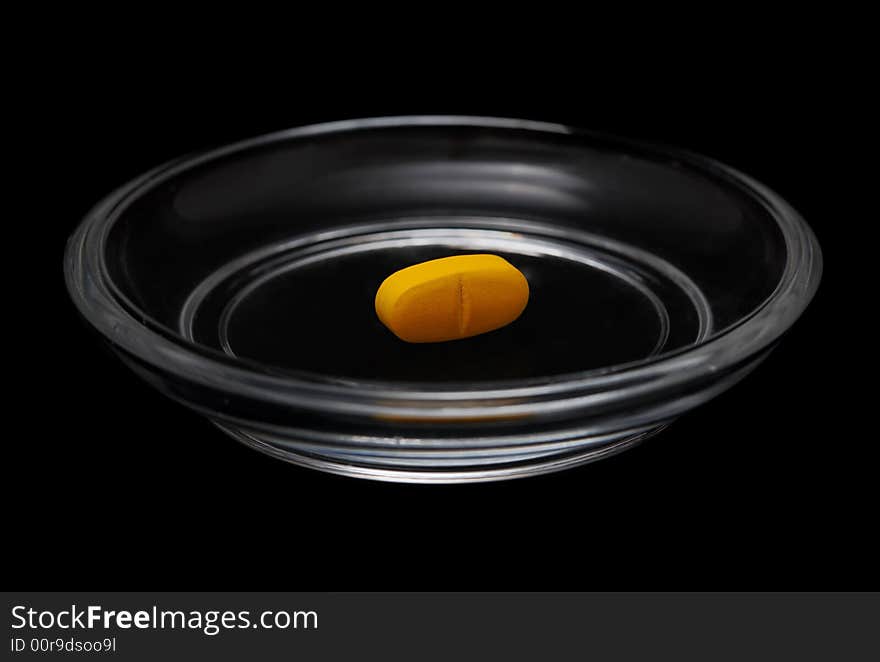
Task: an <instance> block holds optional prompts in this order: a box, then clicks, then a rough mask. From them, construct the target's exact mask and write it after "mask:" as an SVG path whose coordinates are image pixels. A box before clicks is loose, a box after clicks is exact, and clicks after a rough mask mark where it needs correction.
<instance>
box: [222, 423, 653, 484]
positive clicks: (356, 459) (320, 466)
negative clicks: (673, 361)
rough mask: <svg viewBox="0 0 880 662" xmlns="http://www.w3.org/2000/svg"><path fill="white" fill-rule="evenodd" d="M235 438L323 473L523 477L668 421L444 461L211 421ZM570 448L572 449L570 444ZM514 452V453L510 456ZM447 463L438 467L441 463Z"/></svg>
mask: <svg viewBox="0 0 880 662" xmlns="http://www.w3.org/2000/svg"><path fill="white" fill-rule="evenodd" d="M213 422H214V424H215V425H216V426H217V427H219V428H220V429H221V430H223V431H224V432H225V433H226V434H228V435H229V436H231V437H232V438H233V439H236V440H238V441H240V442H241V443H243V444H245V445H246V446H248V447H250V448H253V449H255V450H257V451H259V452H261V453H265V454H266V455H269V456H271V457H274V458H276V459H280V460H283V461H285V462H290V463H291V464H295V465H298V466H301V467H306V468H309V469H316V470H318V471H323V472H326V473H332V474H338V475H341V476H348V477H351V478H366V479H370V480H380V481H386V482H393V483H426V484H427V483H433V484H453V483H480V482H490V481H499V480H510V479H513V478H526V477H529V476H538V475H541V474H549V473H555V472H557V471H563V470H565V469H571V468H573V467H578V466H581V465H583V464H589V463H590V462H595V461H597V460H602V459H604V458H606V457H611V456H612V455H616V454H618V453H621V452H623V451H625V450H628V449H630V448H633V447H635V446H637V445H639V444H640V443H641V442H643V441H645V440H646V439H649V438H650V437H653V436H654V435H655V434H657V433H658V432H660V431H662V430H663V429H665V428H666V427H667V426H668V425H669V422H666V423H663V424H660V425H655V426H652V427H649V428H642V429H639V430H638V431H635V432H633V431H631V430H630V431H626V432H621V433H617V434H614V435H602V436H601V437H586V438H581V439H574V440H566V441H565V447H566V450H563V451H560V450H550V451H541V450H538V451H526V452H523V453H519V454H516V452H515V451H514V452H511V451H510V449H507V450H506V452H505V453H504V454H503V455H498V456H495V457H490V458H487V457H481V458H480V459H479V460H478V461H475V459H474V458H470V459H469V458H467V457H459V458H456V457H446V458H445V461H444V460H443V459H441V458H438V457H436V456H428V457H419V455H428V453H426V452H425V451H416V452H414V453H413V455H412V457H411V459H410V460H409V461H407V459H406V458H405V457H402V456H401V455H402V454H401V453H400V452H399V451H398V452H395V453H394V454H393V455H391V454H389V455H387V456H385V457H383V456H382V455H381V454H380V453H373V452H370V451H366V452H365V451H362V450H361V451H356V450H355V451H352V450H348V451H340V450H334V451H330V450H327V449H325V448H320V447H316V446H312V445H310V444H308V443H306V442H302V443H300V442H297V441H291V440H289V439H283V440H282V439H280V438H278V437H275V436H273V435H269V434H265V433H260V432H253V431H248V430H244V429H242V428H240V427H237V426H234V425H231V424H229V423H227V422H220V421H216V420H214V421H213ZM572 448H574V450H572ZM514 458H516V459H514ZM444 465H445V466H446V468H443V469H441V468H439V467H441V466H444Z"/></svg>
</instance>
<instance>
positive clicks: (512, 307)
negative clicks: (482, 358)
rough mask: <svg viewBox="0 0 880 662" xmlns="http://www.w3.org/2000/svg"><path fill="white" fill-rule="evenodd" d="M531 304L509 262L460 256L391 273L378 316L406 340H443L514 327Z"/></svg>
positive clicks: (381, 294) (381, 290)
mask: <svg viewBox="0 0 880 662" xmlns="http://www.w3.org/2000/svg"><path fill="white" fill-rule="evenodd" d="M528 301H529V284H528V281H526V278H525V276H523V275H522V273H520V271H519V270H518V269H517V268H516V267H514V266H513V265H512V264H510V262H508V261H507V260H505V259H504V258H501V257H498V256H497V255H456V256H453V257H444V258H440V259H439V260H430V261H428V262H422V263H420V264H415V265H413V266H411V267H407V268H406V269H401V270H400V271H396V272H394V273H393V274H391V275H390V276H389V277H388V278H386V279H385V280H384V281H383V282H382V285H381V286H380V287H379V290H378V291H377V292H376V314H377V315H378V316H379V319H380V320H381V321H382V323H383V324H384V325H385V326H387V327H388V328H389V329H390V330H391V332H392V333H394V335H396V336H397V337H398V338H400V339H401V340H405V341H406V342H411V343H425V342H443V341H446V340H457V339H459V338H468V337H470V336H476V335H479V334H481V333H486V332H487V331H494V330H495V329H498V328H501V327H502V326H505V325H507V324H510V323H511V322H513V321H514V320H515V319H516V318H517V317H519V316H520V315H521V314H522V312H523V310H525V307H526V304H527V303H528Z"/></svg>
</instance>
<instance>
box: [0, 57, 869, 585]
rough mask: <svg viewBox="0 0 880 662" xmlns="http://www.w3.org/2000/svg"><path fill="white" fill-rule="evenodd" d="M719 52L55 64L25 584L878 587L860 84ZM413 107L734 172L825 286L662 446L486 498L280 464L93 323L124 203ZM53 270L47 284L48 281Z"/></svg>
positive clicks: (44, 116) (14, 544)
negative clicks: (106, 344)
mask: <svg viewBox="0 0 880 662" xmlns="http://www.w3.org/2000/svg"><path fill="white" fill-rule="evenodd" d="M647 59H648V60H650V58H647ZM701 59H703V58H702V56H701V55H700V54H699V53H694V54H693V55H692V57H691V59H689V60H687V65H686V66H671V67H668V68H664V67H658V68H656V69H648V68H646V66H639V67H637V68H636V69H635V70H627V71H625V72H608V71H607V70H606V72H605V74H604V75H602V76H599V75H597V74H596V73H595V68H590V67H585V66H573V67H570V68H568V69H566V70H561V69H559V68H556V67H552V66H551V67H550V68H547V67H546V65H545V68H543V69H541V68H537V69H531V68H527V67H522V68H520V65H508V64H505V62H504V60H503V58H499V57H493V58H490V59H487V60H485V63H484V64H483V65H480V66H458V65H456V66H453V65H451V64H450V65H448V66H438V67H435V68H433V69H431V71H430V72H426V71H420V72H419V73H416V74H413V73H409V72H408V71H407V70H406V68H405V67H403V66H401V67H390V66H383V65H373V66H363V67H361V68H359V67H358V66H357V62H356V61H357V58H356V57H353V58H350V59H349V60H348V61H347V63H346V66H344V67H338V66H331V65H329V64H327V65H326V66H325V67H323V68H321V67H317V69H316V65H315V63H314V62H312V63H311V65H312V66H311V67H310V68H311V70H312V72H313V73H312V75H311V76H308V77H304V76H302V75H301V73H300V71H298V70H297V68H296V67H291V68H290V69H289V70H288V71H287V72H286V74H285V75H283V76H280V77H279V76H278V75H275V76H271V77H265V76H264V77H260V76H256V75H254V73H253V71H254V70H253V69H248V68H246V67H241V68H223V69H222V70H221V71H219V72H218V66H217V65H216V64H215V63H214V62H213V61H212V60H210V58H207V57H206V58H205V59H203V60H201V61H199V62H198V63H197V64H193V65H188V66H186V67H184V66H172V67H169V68H161V69H159V68H156V67H154V66H152V65H151V64H150V63H149V62H147V63H142V64H140V65H139V66H138V67H137V68H135V69H127V70H126V69H125V67H123V70H124V73H120V69H119V63H112V62H110V60H112V57H111V56H110V55H109V54H107V55H105V59H98V60H95V61H92V60H89V61H88V62H80V61H73V62H65V61H64V58H61V60H60V61H59V62H56V63H55V64H54V65H53V67H52V69H51V71H48V72H43V74H44V75H43V76H42V77H40V78H39V79H34V80H31V81H30V84H29V87H28V88H27V89H28V92H27V94H28V95H30V96H29V99H28V102H29V105H26V106H25V110H26V111H30V110H31V109H32V110H33V116H32V117H31V118H30V119H31V120H33V121H35V122H36V125H38V126H39V127H41V128H40V130H39V134H40V135H39V138H38V139H37V142H36V143H32V145H31V147H30V148H29V155H30V157H31V160H30V161H28V162H27V163H28V164H29V165H28V166H27V167H26V168H25V173H24V174H25V175H26V176H25V177H23V178H22V179H23V180H25V181H24V182H23V183H22V186H23V187H26V188H27V187H29V186H33V188H34V190H33V191H31V190H30V188H27V194H25V193H23V192H13V193H12V195H13V196H19V197H22V198H25V201H26V203H27V205H26V207H27V209H28V213H29V214H30V216H29V217H27V218H24V219H23V220H22V224H24V225H27V226H28V230H30V231H33V232H34V233H35V237H34V238H33V240H32V241H33V243H31V244H30V246H32V247H33V251H32V252H28V253H27V254H26V255H24V256H12V258H13V259H14V258H16V257H24V258H25V261H24V262H23V264H27V265H28V266H27V267H26V268H27V271H23V270H22V269H24V268H25V267H21V268H20V269H19V271H17V272H16V273H17V277H16V280H15V281H14V282H18V283H22V282H25V281H27V282H28V284H29V287H33V288H36V292H38V295H37V296H36V297H34V296H30V297H29V298H30V299H31V305H32V306H34V307H35V308H36V310H31V309H28V310H29V313H28V318H29V320H30V321H31V322H32V323H31V325H30V327H29V331H27V332H26V333H27V335H28V336H29V337H28V338H27V339H26V341H25V342H26V343H27V342H30V343H33V348H31V347H30V346H29V345H27V344H25V345H18V346H16V348H19V347H24V349H22V350H20V354H21V355H20V356H18V357H11V360H12V359H14V358H23V357H27V360H26V364H27V365H26V371H25V372H26V376H25V377H24V378H23V381H22V382H21V383H22V384H25V387H24V388H22V389H20V390H19V391H18V392H19V397H17V398H16V399H15V400H14V401H13V407H12V411H9V412H7V416H8V417H10V418H11V419H13V420H14V421H16V423H17V424H22V425H20V426H19V425H15V426H11V427H10V428H9V430H10V431H9V432H8V434H7V439H6V443H7V447H8V452H9V453H10V457H11V462H10V464H9V465H7V467H6V469H7V471H8V472H9V474H10V475H9V477H8V480H7V481H5V483H6V485H5V489H6V490H7V491H8V498H7V509H6V512H7V517H6V523H5V526H6V529H7V536H6V539H7V544H6V546H7V547H8V548H9V550H10V552H11V554H12V555H13V558H14V562H13V565H12V567H13V568H15V573H14V574H15V575H17V576H20V577H22V578H25V579H26V580H28V581H29V582H31V581H37V582H40V581H42V582H45V583H46V585H47V586H49V585H51V586H53V587H56V588H58V587H63V586H64V585H70V586H72V585H74V584H75V585H76V586H92V585H95V584H97V585H100V586H113V585H114V583H115V582H117V581H120V580H123V581H125V582H128V583H129V584H130V583H135V584H141V585H145V586H149V587H153V588H169V587H173V588H215V587H216V588H243V587H247V588H262V589H274V588H287V589H290V588H296V589H315V588H319V587H327V586H330V587H345V588H346V589H374V590H375V589H394V590H400V589H416V590H418V589H477V590H482V589H508V588H510V589H533V588H541V589H561V590H565V589H573V588H577V589H614V590H616V589H632V588H638V589H758V588H760V589H770V590H776V589H798V588H811V589H824V588H835V589H852V588H862V587H863V586H864V584H865V582H866V579H867V578H870V577H871V574H872V569H873V566H874V564H875V563H876V548H873V547H872V545H871V543H869V540H871V539H873V536H872V535H871V529H872V528H876V521H875V519H876V501H877V499H876V485H875V484H874V474H875V465H874V464H873V462H872V456H873V452H874V451H873V448H872V446H873V445H874V444H875V443H876V442H875V441H873V440H872V438H871V434H870V432H869V430H868V429H867V428H866V427H864V426H863V424H862V423H861V422H860V421H859V420H858V418H857V416H856V413H857V411H858V410H860V409H861V404H860V403H859V402H857V400H858V395H857V393H858V391H859V390H860V389H863V388H868V387H867V386H859V385H858V383H857V382H854V381H852V380H851V377H850V375H849V374H848V373H845V372H844V371H843V369H842V366H843V365H846V366H848V367H852V366H853V364H854V359H853V358H852V357H853V355H854V354H855V355H856V356H858V354H859V350H860V348H859V347H858V346H857V345H858V342H861V341H857V340H856V339H852V340H850V341H849V342H845V338H849V337H850V336H849V335H848V334H847V333H845V332H844V328H845V327H848V326H849V325H851V324H852V323H853V321H854V320H853V314H852V309H851V307H850V306H851V304H852V302H853V300H854V299H855V298H856V297H852V296H850V295H849V294H847V293H848V292H851V289H850V285H851V283H852V277H851V276H850V275H848V274H847V269H848V268H849V267H850V266H851V262H852V261H853V260H854V258H852V257H851V254H850V253H849V250H850V246H851V244H852V243H853V228H854V227H859V223H862V222H863V218H864V216H865V213H866V211H867V210H865V209H855V208H853V207H852V203H851V202H850V201H849V196H847V195H846V191H847V186H848V182H849V181H850V178H851V175H852V173H851V172H850V171H851V169H852V168H853V165H852V164H853V162H852V161H851V160H849V156H848V155H847V154H846V153H845V152H844V150H845V149H846V150H849V149H851V148H852V142H851V141H850V139H849V138H844V137H843V136H844V134H847V133H849V132H852V131H853V128H854V127H853V126H852V122H853V117H852V113H851V110H853V109H854V108H856V107H857V106H858V105H859V101H858V100H857V98H856V91H857V90H858V86H853V85H851V84H850V83H848V82H846V81H844V80H842V79H841V77H840V76H838V75H837V70H836V69H835V68H834V67H833V66H830V65H827V63H826V62H825V61H824V59H823V58H821V57H819V58H815V59H811V60H804V59H802V58H790V57H787V56H785V57H780V58H779V59H777V60H774V61H772V62H769V61H768V62H764V63H762V64H761V65H760V68H759V69H755V68H754V66H748V65H742V66H734V67H732V68H730V69H726V70H724V71H718V70H716V69H714V65H713V64H712V63H711V62H709V63H708V64H707V66H706V68H707V70H708V73H707V72H704V71H703V70H701V69H700V66H699V61H700V60H701ZM703 64H704V65H706V63H705V62H704V63H703ZM342 71H345V72H346V73H345V75H343V74H342V73H341V72H342ZM549 71H553V72H555V74H556V75H554V76H551V75H550V74H549V73H548V72H549ZM757 71H760V72H761V73H760V74H758V73H756V72H757ZM208 72H213V73H214V74H215V75H213V76H207V75H206V74H207V73H208ZM407 113H432V114H440V113H461V114H466V113H467V114H487V115H501V116H511V117H525V118H530V119H538V120H549V121H557V122H567V123H571V124H575V125H579V126H583V127H586V128H591V129H597V130H604V131H610V132H613V133H618V134H622V135H626V136H630V137H636V138H643V139H648V140H654V141H660V142H666V143H672V144H677V145H680V146H682V147H685V148H689V149H692V150H696V151H700V152H703V153H705V154H707V155H709V156H712V157H715V158H718V159H719V160H721V161H724V162H726V163H728V164H730V165H732V166H734V167H736V168H738V169H740V170H743V171H745V172H747V173H749V174H751V175H753V176H754V177H756V178H757V179H759V180H760V181H763V182H764V183H766V184H767V185H769V186H770V187H771V188H773V189H775V190H776V191H777V192H778V193H780V194H781V195H782V196H783V197H785V198H786V199H787V200H788V201H789V202H791V203H792V204H793V206H794V207H795V208H797V209H798V210H799V211H800V212H801V213H802V214H803V215H804V217H805V218H806V219H807V221H808V222H809V223H810V224H811V226H812V227H813V229H814V230H815V232H816V234H817V235H818V237H819V241H820V243H821V245H822V247H823V250H824V254H825V276H824V279H823V283H822V285H821V286H820V290H819V293H818V295H817V297H816V299H815V300H814V302H813V304H812V305H811V307H810V308H809V310H808V311H807V312H806V313H805V315H804V316H803V317H802V318H801V320H800V321H799V322H798V323H797V324H796V326H795V327H794V328H793V329H792V331H791V332H790V333H789V334H788V336H787V337H786V338H785V340H784V342H783V343H782V344H781V345H780V346H779V347H778V349H777V350H776V351H775V352H774V353H773V354H772V355H771V357H770V358H769V359H768V360H767V361H766V362H765V363H764V364H763V365H762V366H761V367H759V368H758V369H757V370H756V371H755V372H754V373H753V374H752V375H751V376H750V377H749V378H748V379H747V380H745V381H744V382H743V383H741V384H740V385H738V386H736V387H735V388H734V389H733V390H732V391H729V392H728V393H726V394H724V395H722V396H720V397H718V398H717V399H716V400H714V401H713V402H711V403H709V404H707V405H705V406H703V407H701V408H700V409H698V410H697V411H694V412H692V413H690V414H688V415H686V416H684V417H682V418H681V419H680V420H679V421H677V422H676V423H675V424H674V425H673V426H672V427H671V428H670V429H669V430H667V431H666V432H665V433H663V434H662V435H659V436H658V437H656V438H654V439H653V440H651V441H649V442H647V443H646V444H644V445H643V446H642V447H640V448H637V449H635V450H633V451H630V452H627V453H625V454H623V455H620V456H617V457H614V458H611V459H609V460H606V461H603V462H600V463H597V464H593V465H589V466H586V467H582V468H579V469H575V470H572V471H568V472H564V473H560V474H556V475H551V476H545V477H539V478H533V479H527V480H519V481H512V482H503V483H493V484H482V485H470V486H468V485H465V486H405V485H394V484H383V483H374V482H368V481H358V480H353V479H346V478H340V477H335V476H329V475H324V474H320V473H316V472H312V471H308V470H304V469H299V468H296V467H293V466H288V465H286V464H283V463H281V462H279V461H276V460H273V459H270V458H268V457H264V456H262V455H260V454H257V453H255V452H253V451H251V450H248V449H246V448H245V447H243V446H241V445H239V444H237V443H235V442H234V441H232V440H231V439H228V438H227V437H225V436H224V435H222V434H221V433H219V432H218V431H217V430H215V429H214V428H213V427H212V426H211V425H210V424H209V423H208V422H206V421H205V420H204V419H202V418H201V417H199V416H198V415H195V414H193V413H191V412H189V411H186V410H184V409H183V408H181V407H180V406H179V405H177V404H174V403H172V402H170V401H169V400H166V399H165V398H164V397H163V396H161V395H159V394H158V393H157V392H154V391H153V390H151V389H150V388H149V387H147V386H146V385H145V384H143V383H141V382H140V381H139V380H138V379H137V378H135V377H134V376H133V375H131V374H129V372H128V371H127V370H126V369H124V368H123V366H122V365H121V364H119V363H118V362H117V361H116V360H115V359H114V358H113V357H112V356H110V355H109V353H107V352H105V351H103V349H102V346H101V344H100V343H99V342H98V339H97V338H96V337H95V336H94V335H92V334H91V333H90V332H89V331H88V330H87V329H86V328H85V326H84V325H83V324H82V323H81V322H80V321H79V319H78V318H77V316H76V314H75V312H74V309H73V306H72V305H71V304H70V303H69V301H68V298H67V294H66V292H65V290H64V287H63V279H62V270H61V260H62V254H63V249H64V243H65V241H66V238H67V236H68V235H69V234H70V233H71V232H72V231H73V229H74V227H75V226H76V224H77V223H78V222H79V220H80V219H81V217H82V216H83V215H84V214H85V213H86V211H88V209H89V207H90V206H91V205H92V204H94V203H95V202H96V201H97V200H99V199H100V198H101V197H102V196H103V195H104V194H106V193H108V192H109V191H110V190H111V189H113V188H114V187H115V186H117V185H120V184H122V183H124V182H125V181H127V180H128V179H130V178H132V177H134V176H135V175H137V174H139V173H140V172H142V171H144V170H145V169H148V168H150V167H151V166H154V165H156V164H158V163H160V162H162V161H164V160H167V159H169V158H172V157H175V156H178V155H180V154H183V153H186V152H189V151H193V150H198V149H203V148H208V147H212V146H216V145H219V144H222V143H225V142H228V141H231V140H236V139H241V138H246V137H250V136H252V135H256V134H260V133H263V132H267V131H271V130H275V129H282V128H287V127H290V126H295V125H300V124H305V123H310V122H316V121H326V120H333V119H343V118H351V117H361V116H374V115H388V114H407ZM25 196H27V197H25ZM37 264H38V265H39V272H40V275H39V276H38V277H37V279H36V281H39V282H35V281H34V280H27V279H30V278H31V276H30V274H31V273H32V272H33V271H34V269H35V268H36V266H35V265H37ZM845 274H846V275H845ZM43 276H44V277H45V282H42V281H43V279H42V277H43ZM863 285H864V284H863ZM28 291H29V292H31V293H33V291H32V290H30V289H29V290H28ZM35 301H36V304H35V303H34V302H35ZM47 311H48V314H47ZM865 342H870V340H865ZM9 351H10V352H11V353H13V354H16V353H19V352H18V351H16V350H14V349H13V348H10V349H9ZM33 357H38V358H37V359H34V358H33ZM10 469H11V471H9V470H10Z"/></svg>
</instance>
